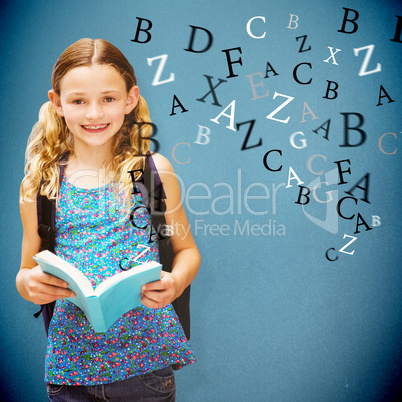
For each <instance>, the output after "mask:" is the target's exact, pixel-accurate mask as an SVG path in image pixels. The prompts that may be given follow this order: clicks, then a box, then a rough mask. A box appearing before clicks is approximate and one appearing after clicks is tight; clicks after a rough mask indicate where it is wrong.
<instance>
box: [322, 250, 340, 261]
mask: <svg viewBox="0 0 402 402" xmlns="http://www.w3.org/2000/svg"><path fill="white" fill-rule="evenodd" d="M329 250H334V251H335V249H334V248H333V247H331V248H329V249H328V250H327V251H326V252H325V257H327V260H328V261H336V260H337V259H338V258H339V257H338V256H336V257H335V258H334V259H333V260H331V258H329V257H328V251H329Z"/></svg>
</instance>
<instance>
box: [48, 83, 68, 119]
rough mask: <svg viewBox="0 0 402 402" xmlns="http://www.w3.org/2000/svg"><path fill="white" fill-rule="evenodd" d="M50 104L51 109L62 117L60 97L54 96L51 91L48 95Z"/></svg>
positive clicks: (54, 93)
mask: <svg viewBox="0 0 402 402" xmlns="http://www.w3.org/2000/svg"><path fill="white" fill-rule="evenodd" d="M47 94H48V96H49V99H50V102H52V105H53V108H54V110H55V111H56V113H57V114H58V115H59V116H61V117H63V116H64V112H63V108H62V106H61V101H60V96H59V95H57V94H56V92H54V91H53V89H51V90H50V91H49V92H48V93H47Z"/></svg>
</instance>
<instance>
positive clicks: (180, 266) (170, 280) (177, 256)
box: [141, 153, 201, 308]
mask: <svg viewBox="0 0 402 402" xmlns="http://www.w3.org/2000/svg"><path fill="white" fill-rule="evenodd" d="M152 159H153V161H154V163H155V166H156V168H157V170H158V174H159V176H160V179H161V181H162V185H163V189H164V191H165V194H166V212H165V219H166V224H167V225H170V226H171V227H172V228H173V234H172V235H171V236H170V239H171V242H172V247H173V253H174V259H173V267H172V272H171V273H168V272H165V271H162V278H161V280H160V281H156V282H152V283H149V284H147V285H144V286H143V288H142V299H141V302H142V303H143V304H144V305H145V306H147V307H151V308H160V307H164V306H166V305H167V304H169V303H171V302H172V301H173V300H175V299H176V298H177V297H179V296H180V295H181V294H182V293H183V291H184V289H186V287H187V286H188V285H190V283H191V282H192V281H193V279H194V278H195V276H196V275H197V272H198V268H199V266H200V263H201V256H200V253H199V252H198V249H197V246H196V245H195V242H194V239H193V236H192V234H191V231H190V226H189V223H188V221H187V217H186V213H185V212H184V209H183V206H182V204H181V196H180V186H179V182H178V181H177V178H176V175H175V173H174V170H173V168H172V165H171V164H170V162H169V161H168V160H167V159H166V158H165V157H164V156H162V155H160V154H157V153H154V154H152Z"/></svg>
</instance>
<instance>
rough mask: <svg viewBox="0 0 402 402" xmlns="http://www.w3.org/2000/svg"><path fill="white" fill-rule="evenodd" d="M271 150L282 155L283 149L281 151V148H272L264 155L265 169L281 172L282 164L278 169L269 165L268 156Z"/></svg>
mask: <svg viewBox="0 0 402 402" xmlns="http://www.w3.org/2000/svg"><path fill="white" fill-rule="evenodd" d="M271 152H278V153H279V155H280V156H282V151H281V150H280V149H271V150H270V151H268V152H267V153H266V154H265V155H264V158H263V163H264V166H265V169H267V170H270V171H271V172H279V171H281V170H282V165H281V166H280V167H279V168H278V169H271V168H270V167H269V166H268V163H267V157H268V155H269V154H270V153H271Z"/></svg>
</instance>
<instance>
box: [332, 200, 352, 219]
mask: <svg viewBox="0 0 402 402" xmlns="http://www.w3.org/2000/svg"><path fill="white" fill-rule="evenodd" d="M346 198H350V199H352V200H354V201H355V204H356V205H357V199H356V198H354V197H343V198H341V199H340V200H339V201H338V204H336V212H338V215H339V216H340V217H341V218H343V219H349V220H350V219H353V217H354V216H355V215H354V214H353V215H352V216H350V217H349V218H347V217H346V216H343V215H342V214H341V204H342V202H343V200H346Z"/></svg>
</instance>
